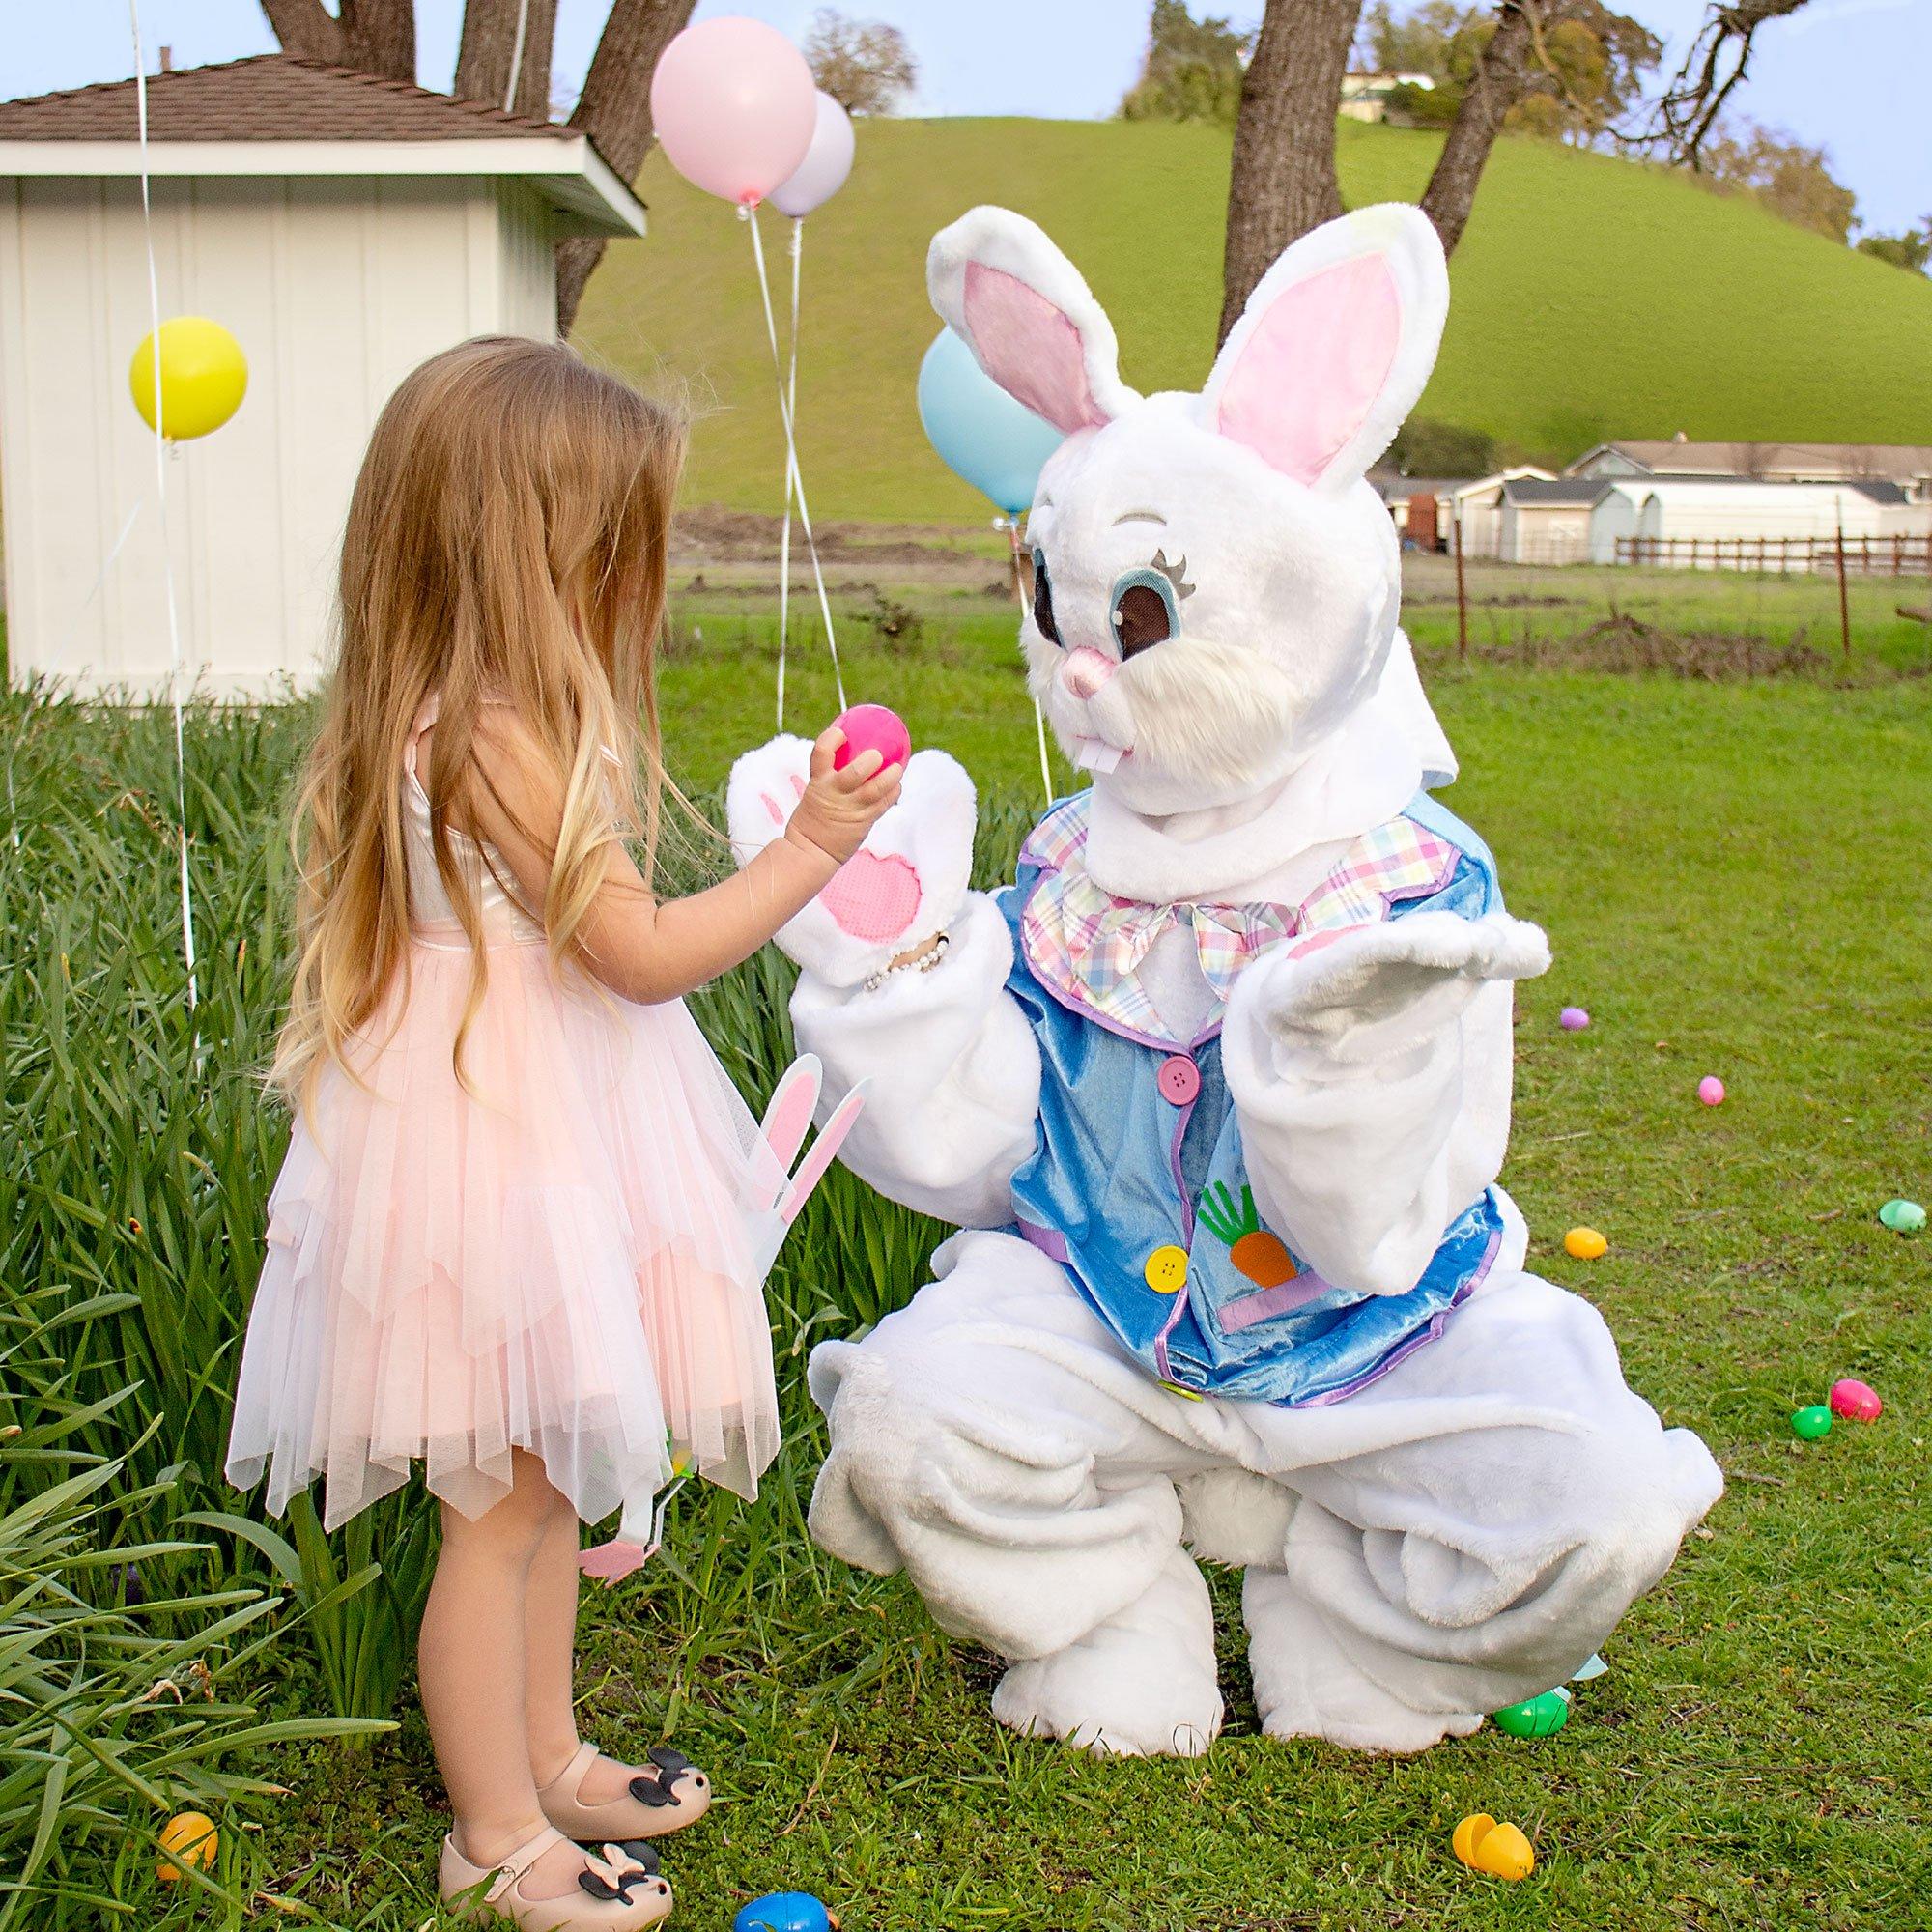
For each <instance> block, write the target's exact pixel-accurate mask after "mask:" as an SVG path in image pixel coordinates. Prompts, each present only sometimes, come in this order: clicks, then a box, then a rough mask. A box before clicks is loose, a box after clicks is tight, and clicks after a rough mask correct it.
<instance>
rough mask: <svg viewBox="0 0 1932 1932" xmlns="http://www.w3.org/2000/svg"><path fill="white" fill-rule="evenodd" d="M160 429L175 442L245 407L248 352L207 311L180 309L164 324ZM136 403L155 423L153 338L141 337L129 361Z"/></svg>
mask: <svg viewBox="0 0 1932 1932" xmlns="http://www.w3.org/2000/svg"><path fill="white" fill-rule="evenodd" d="M160 338H161V431H162V434H163V435H165V436H167V437H169V438H171V439H172V440H174V441H176V442H185V441H187V440H189V439H190V438H191V437H197V436H206V435H207V434H208V433H209V432H210V431H211V430H216V429H219V428H220V427H221V425H222V424H223V423H225V422H226V421H227V420H228V418H229V417H230V416H232V415H233V414H234V413H235V412H236V411H237V410H239V409H240V408H241V398H242V396H243V395H245V394H246V393H247V388H248V358H247V357H246V356H245V355H242V353H241V344H240V343H239V342H237V341H236V339H235V338H234V336H232V335H231V334H229V332H228V331H227V330H226V329H225V328H223V327H222V326H221V325H220V324H219V323H218V322H210V321H209V319H208V318H207V317H206V316H205V315H178V316H176V317H174V318H173V320H171V321H169V322H164V323H162V324H161V327H160ZM128 387H129V388H130V389H131V390H132V391H133V392H134V407H135V408H136V409H137V410H139V411H140V412H141V420H142V421H143V422H144V423H146V424H147V425H148V427H149V428H150V429H153V428H154V427H155V338H154V335H153V334H152V333H151V334H148V335H144V336H143V337H142V338H141V346H140V348H138V349H137V350H135V352H134V359H133V360H132V361H131V362H130V363H128Z"/></svg>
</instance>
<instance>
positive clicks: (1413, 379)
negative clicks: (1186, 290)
mask: <svg viewBox="0 0 1932 1932" xmlns="http://www.w3.org/2000/svg"><path fill="white" fill-rule="evenodd" d="M925 273H926V286H927V288H928V290H929V291H930V293H931V296H932V305H933V307H934V308H936V309H937V310H938V311H939V313H940V314H941V315H942V316H943V317H944V318H945V319H946V321H947V322H948V323H949V324H950V325H951V326H952V329H953V331H954V333H955V334H958V335H960V336H963V337H964V338H965V340H966V342H967V344H968V345H969V346H970V347H971V349H972V351H973V354H974V355H975V356H976V357H977V358H978V360H979V363H980V367H981V368H982V369H983V370H984V371H985V372H986V374H987V375H988V376H990V377H991V378H992V379H993V381H994V382H996V383H997V384H999V385H1000V386H1001V388H1003V389H1005V390H1006V392H1007V393H1008V394H1009V396H1012V397H1013V398H1014V399H1015V400H1016V401H1019V402H1022V403H1024V404H1025V405H1026V406H1027V408H1028V409H1030V410H1032V411H1034V412H1036V413H1037V414H1038V415H1042V416H1044V417H1046V419H1047V420H1048V421H1049V422H1051V423H1054V424H1055V425H1057V426H1058V427H1059V428H1060V429H1062V430H1064V431H1065V433H1066V434H1067V435H1069V436H1071V435H1072V434H1074V433H1075V432H1076V431H1078V430H1083V429H1098V428H1100V427H1102V426H1103V425H1104V424H1106V423H1108V422H1110V421H1111V420H1112V419H1113V418H1114V417H1116V416H1118V415H1120V414H1122V412H1124V411H1125V410H1127V409H1129V408H1130V407H1132V405H1133V404H1135V403H1136V402H1138V401H1139V400H1140V398H1139V396H1138V395H1137V394H1136V392H1135V391H1134V390H1132V389H1130V388H1128V387H1127V386H1126V384H1123V383H1122V381H1121V378H1120V372H1119V351H1118V348H1117V345H1116V343H1115V340H1114V329H1113V325H1112V324H1111V323H1109V322H1108V320H1107V317H1106V312H1105V311H1104V310H1103V309H1102V308H1101V307H1100V304H1099V303H1098V302H1096V301H1095V300H1094V296H1093V292H1092V291H1091V290H1090V289H1089V288H1088V286H1087V284H1086V282H1085V281H1084V280H1082V279H1081V275H1080V271H1079V270H1077V269H1075V268H1074V266H1073V264H1072V263H1071V262H1069V261H1068V260H1067V259H1066V257H1065V255H1063V254H1062V253H1061V252H1060V250H1059V249H1058V248H1057V247H1055V246H1054V244H1053V242H1052V241H1049V240H1048V238H1047V236H1046V234H1045V233H1044V231H1043V230H1041V229H1040V228H1039V227H1038V226H1037V225H1036V224H1035V223H1034V222H1031V221H1029V220H1028V219H1027V218H1026V217H1025V216H1024V215H1020V214H1014V213H1011V212H1010V211H1009V210H1008V209H1004V208H976V209H974V210H973V211H972V212H971V213H967V214H964V215H962V216H961V217H960V218H959V219H958V220H957V221H955V222H953V223H952V226H951V227H950V228H945V229H942V230H941V231H940V233H939V234H937V235H936V236H934V237H933V240H932V247H931V249H930V251H929V253H928V254H927V256H926V269H925ZM1448 310H1449V273H1448V270H1447V268H1446V267H1445V266H1444V263H1443V259H1442V244H1441V242H1440V241H1438V240H1437V239H1436V235H1435V228H1434V227H1433V226H1432V225H1431V224H1430V222H1429V219H1428V217H1427V216H1426V215H1424V214H1423V213H1422V211H1421V210H1420V209H1417V208H1412V207H1410V206H1408V205H1407V204H1406V203H1404V202H1387V203H1383V204H1382V205H1380V206H1378V207H1375V208H1365V209H1360V210H1357V211H1356V212H1355V213H1352V214H1346V215H1344V216H1343V217H1342V218H1341V220H1339V221H1331V222H1329V223H1328V224H1327V225H1326V226H1325V227H1322V228H1318V229H1316V230H1315V231H1314V232H1313V233H1312V234H1309V235H1305V236H1303V237H1302V238H1301V240H1300V241H1297V242H1295V243H1294V244H1293V247H1291V248H1289V249H1288V250H1287V252H1286V253H1284V254H1283V255H1282V257H1281V258H1280V260H1278V261H1277V262H1276V263H1275V265H1274V267H1273V268H1271V269H1270V270H1268V271H1267V273H1266V274H1265V275H1264V276H1263V277H1262V279H1261V282H1260V283H1259V284H1258V285H1257V287H1256V289H1255V292H1254V294H1253V295H1252V296H1251V297H1250V298H1248V305H1247V307H1246V309H1245V310H1243V311H1242V314H1241V319H1240V321H1239V322H1237V323H1236V325H1235V327H1234V329H1233V331H1232V332H1231V333H1230V335H1229V337H1228V340H1227V342H1226V343H1225V344H1224V345H1223V347H1222V350H1221V354H1220V355H1219V356H1217V357H1216V358H1215V362H1214V367H1213V369H1212V371H1211V372H1210V374H1209V375H1208V384H1207V386H1206V388H1204V389H1203V390H1202V392H1201V396H1200V400H1199V406H1198V407H1199V410H1200V418H1201V422H1202V426H1203V427H1204V428H1206V429H1209V430H1212V431H1214V432H1215V433H1217V434H1218V435H1221V436H1225V437H1227V438H1228V439H1229V440H1232V441H1235V442H1238V443H1242V444H1244V445H1246V446H1247V447H1248V448H1250V449H1252V450H1254V451H1255V452H1256V454H1258V455H1259V456H1260V457H1261V458H1262V460H1263V461H1264V462H1265V463H1267V464H1268V465H1269V466H1270V467H1271V468H1273V469H1277V470H1279V471H1280V472H1281V473H1282V474H1283V475H1284V476H1287V477H1289V478H1291V479H1292V480H1293V481H1294V482H1297V483H1301V484H1304V485H1306V486H1308V487H1309V488H1311V489H1320V490H1327V491H1333V490H1341V489H1346V488H1347V487H1348V486H1350V484H1352V483H1354V482H1356V481H1357V480H1358V479H1359V478H1360V477H1361V476H1362V475H1363V474H1364V473H1365V472H1366V471H1367V469H1368V467H1369V465H1370V464H1372V463H1373V462H1374V461H1375V460H1376V458H1377V457H1378V456H1379V455H1380V454H1381V453H1382V451H1383V450H1384V449H1386V448H1387V447H1388V445H1389V441H1390V440H1391V439H1392V438H1393V437H1394V435H1395V433H1396V430H1397V429H1398V428H1399V427H1400V426H1401V423H1402V419H1403V418H1404V416H1406V414H1407V413H1408V412H1409V410H1410V409H1411V408H1412V407H1413V406H1414V403H1415V399H1416V398H1417V397H1418V396H1419V395H1420V394H1421V393H1422V388H1423V384H1425V383H1427V382H1428V380H1429V372H1430V370H1431V369H1432V368H1433V367H1434V366H1435V351H1436V346H1437V344H1438V343H1439V342H1440V340H1441V336H1442V323H1443V319H1444V317H1445V316H1446V315H1447V314H1448Z"/></svg>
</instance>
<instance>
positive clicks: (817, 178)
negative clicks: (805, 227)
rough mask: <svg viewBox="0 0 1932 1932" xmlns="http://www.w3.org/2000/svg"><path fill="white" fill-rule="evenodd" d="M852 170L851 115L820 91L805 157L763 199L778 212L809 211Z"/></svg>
mask: <svg viewBox="0 0 1932 1932" xmlns="http://www.w3.org/2000/svg"><path fill="white" fill-rule="evenodd" d="M851 172H852V117H851V116H850V115H849V114H847V113H846V112H845V110H844V108H842V107H840V106H839V104H838V101H836V100H834V99H833V98H832V97H831V95H829V94H827V93H825V92H823V90H821V91H820V93H819V96H818V125H817V126H816V127H815V128H813V129H812V130H811V146H810V147H809V148H808V149H807V150H806V151H805V159H804V160H802V161H801V162H799V164H798V166H797V168H795V169H794V170H793V172H792V175H791V178H790V179H789V180H787V181H783V182H781V183H780V184H779V185H778V186H777V187H775V188H773V189H772V191H771V193H770V194H769V195H768V196H767V197H766V199H767V200H768V201H769V202H770V203H771V205H772V206H773V207H774V208H776V209H777V210H778V211H779V212H780V213H781V214H789V215H793V216H798V215H802V214H810V213H811V212H812V210H813V209H815V208H822V207H823V206H824V205H825V204H826V203H827V202H828V201H830V200H831V199H832V197H833V196H834V195H835V194H837V193H838V190H839V189H840V188H841V187H843V186H844V185H845V177H846V176H847V175H849V174H850V173H851Z"/></svg>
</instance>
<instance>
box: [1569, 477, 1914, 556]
mask: <svg viewBox="0 0 1932 1932" xmlns="http://www.w3.org/2000/svg"><path fill="white" fill-rule="evenodd" d="M1599 480H1600V487H1602V488H1603V492H1604V494H1603V496H1602V497H1601V498H1600V499H1599V501H1598V502H1597V504H1596V506H1595V508H1594V509H1593V510H1592V511H1591V514H1590V554H1591V557H1592V559H1593V561H1595V562H1598V563H1629V562H1632V561H1636V562H1643V563H1657V564H1662V565H1665V566H1689V567H1690V568H1692V569H1702V568H1710V569H1728V570H1809V569H1811V568H1812V567H1813V564H1814V561H1815V560H1816V557H1817V555H1818V554H1820V551H1821V547H1829V546H1833V545H1834V544H1835V543H1836V541H1837V537H1838V533H1839V531H1840V530H1841V529H1842V530H1843V532H1844V535H1845V538H1846V540H1847V542H1848V543H1851V544H1859V545H1861V546H1862V545H1864V544H1867V543H1870V542H1873V541H1875V540H1877V539H1879V538H1885V539H1887V540H1889V538H1890V537H1891V535H1892V534H1893V533H1894V531H1899V532H1901V533H1902V531H1903V530H1904V528H1905V526H1904V525H1903V524H1901V523H1900V522H1899V521H1898V517H1899V515H1900V514H1901V512H1900V511H1899V510H1898V509H1897V508H1896V506H1897V505H1898V504H1899V503H1900V502H1901V500H1902V499H1901V496H1900V492H1899V491H1898V489H1897V487H1896V486H1895V485H1891V484H1885V485H1877V484H1866V483H1843V484H1836V483H1768V482H1761V481H1759V480H1757V479H1755V478H1753V477H1747V476H1629V477H1623V478H1619V479H1616V480H1614V481H1611V482H1607V483H1604V482H1602V480H1601V479H1599ZM1619 540H1622V541H1621V547H1620V542H1619Z"/></svg>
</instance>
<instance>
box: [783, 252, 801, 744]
mask: <svg viewBox="0 0 1932 1932" xmlns="http://www.w3.org/2000/svg"><path fill="white" fill-rule="evenodd" d="M804 226H805V224H804V222H803V221H802V220H795V221H793V223H792V225H791V375H790V378H789V380H788V382H787V384H786V394H785V404H786V408H787V409H788V410H789V411H790V412H791V414H792V416H793V417H794V419H796V417H797V414H798V259H799V255H800V254H801V252H802V250H801V248H800V236H801V233H802V231H803V229H804ZM791 501H792V491H791V466H790V465H789V464H787V465H786V466H785V508H784V528H783V529H782V530H781V532H780V535H779V729H780V730H781V731H782V730H783V729H784V727H785V629H786V625H787V622H788V620H789V616H790V611H791Z"/></svg>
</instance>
